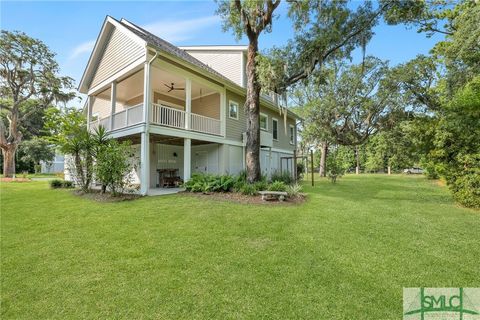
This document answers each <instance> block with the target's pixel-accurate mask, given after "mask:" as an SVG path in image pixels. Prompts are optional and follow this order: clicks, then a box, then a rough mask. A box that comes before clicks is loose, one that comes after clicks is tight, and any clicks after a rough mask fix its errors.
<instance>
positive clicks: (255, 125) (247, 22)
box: [217, 0, 280, 183]
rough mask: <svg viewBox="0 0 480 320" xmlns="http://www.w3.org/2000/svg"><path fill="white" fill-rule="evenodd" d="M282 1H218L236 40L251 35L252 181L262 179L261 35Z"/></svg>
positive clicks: (247, 106) (249, 117) (248, 103)
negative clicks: (259, 63) (259, 50)
mask: <svg viewBox="0 0 480 320" xmlns="http://www.w3.org/2000/svg"><path fill="white" fill-rule="evenodd" d="M279 4H280V0H275V1H272V0H263V1H249V0H245V1H240V0H232V1H228V0H220V1H218V9H217V14H219V15H220V17H222V19H223V27H224V30H229V29H231V30H232V31H233V33H234V34H235V36H236V37H237V39H240V38H241V37H242V35H244V34H245V35H246V36H247V38H248V42H249V43H248V50H247V66H246V73H247V97H246V101H245V113H246V116H247V143H246V146H245V149H246V165H247V180H248V182H250V183H253V182H255V181H258V180H259V179H260V178H261V171H260V90H261V87H260V84H259V82H258V79H257V61H256V59H257V55H258V38H259V36H260V34H261V33H262V32H269V31H270V30H271V24H272V18H273V12H274V11H275V9H276V8H277V7H278V5H279Z"/></svg>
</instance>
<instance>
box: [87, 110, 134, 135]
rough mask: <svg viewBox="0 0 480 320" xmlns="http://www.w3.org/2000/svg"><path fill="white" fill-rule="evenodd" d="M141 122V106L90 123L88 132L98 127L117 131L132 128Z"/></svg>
mask: <svg viewBox="0 0 480 320" xmlns="http://www.w3.org/2000/svg"><path fill="white" fill-rule="evenodd" d="M111 117H113V128H112V129H111V128H110V119H111ZM142 121H143V104H138V105H136V106H133V107H128V108H126V109H124V110H122V111H119V112H115V113H114V114H113V115H112V116H108V117H104V118H99V119H97V120H95V121H92V122H90V130H95V129H96V128H98V127H99V126H103V127H105V129H106V130H107V131H110V130H117V129H122V128H126V127H129V126H133V125H134V124H137V123H140V122H142Z"/></svg>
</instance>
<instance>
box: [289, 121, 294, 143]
mask: <svg viewBox="0 0 480 320" xmlns="http://www.w3.org/2000/svg"><path fill="white" fill-rule="evenodd" d="M294 143H295V127H294V126H292V125H290V144H294Z"/></svg>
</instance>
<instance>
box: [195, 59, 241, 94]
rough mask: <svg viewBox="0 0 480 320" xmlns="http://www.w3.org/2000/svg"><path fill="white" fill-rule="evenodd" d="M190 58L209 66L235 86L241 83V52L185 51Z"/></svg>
mask: <svg viewBox="0 0 480 320" xmlns="http://www.w3.org/2000/svg"><path fill="white" fill-rule="evenodd" d="M186 52H187V53H189V54H190V55H191V56H193V57H195V58H197V59H198V60H200V61H201V62H203V63H205V64H206V65H208V66H210V67H211V68H212V69H214V70H215V71H217V72H219V73H221V74H222V75H224V76H225V77H227V78H228V79H230V80H232V81H233V82H235V83H236V84H238V85H240V86H243V83H242V72H243V66H242V54H243V53H242V52H241V51H233V52H232V51H204V50H202V51H197V50H186Z"/></svg>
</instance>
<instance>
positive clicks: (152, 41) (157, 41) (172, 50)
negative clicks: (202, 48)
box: [119, 19, 232, 82]
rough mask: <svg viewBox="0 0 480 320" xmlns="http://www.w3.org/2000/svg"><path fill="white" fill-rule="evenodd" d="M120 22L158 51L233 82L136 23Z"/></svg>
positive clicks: (124, 20) (123, 20)
mask: <svg viewBox="0 0 480 320" xmlns="http://www.w3.org/2000/svg"><path fill="white" fill-rule="evenodd" d="M119 22H120V23H121V24H122V25H123V26H125V27H126V28H127V29H129V30H130V31H132V32H133V33H135V34H136V35H137V36H139V37H140V38H141V39H143V40H144V41H145V42H147V44H149V45H151V46H153V47H157V48H158V49H160V50H162V51H164V52H166V53H169V54H171V55H173V56H175V57H177V58H180V59H182V60H184V61H186V62H189V63H191V64H193V65H195V66H197V67H199V68H202V69H204V70H205V71H208V72H209V73H211V74H214V75H215V76H217V77H220V78H222V80H226V81H229V82H232V81H231V80H230V79H228V78H226V77H225V76H224V75H222V74H221V73H219V72H217V71H215V70H214V69H212V68H211V67H209V66H208V65H206V64H205V63H203V62H201V61H200V60H198V59H196V58H194V57H193V56H191V55H190V54H188V53H187V52H185V50H182V49H180V48H179V47H177V46H175V45H173V44H171V43H170V42H168V41H165V40H163V39H162V38H159V37H157V36H156V35H154V34H153V33H151V32H148V31H147V30H145V29H143V28H142V27H139V26H137V25H136V24H134V23H132V22H130V21H128V20H126V19H122V20H120V21H119Z"/></svg>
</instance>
